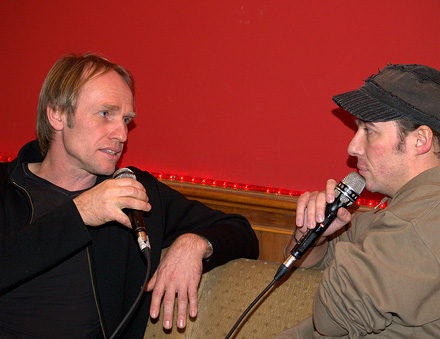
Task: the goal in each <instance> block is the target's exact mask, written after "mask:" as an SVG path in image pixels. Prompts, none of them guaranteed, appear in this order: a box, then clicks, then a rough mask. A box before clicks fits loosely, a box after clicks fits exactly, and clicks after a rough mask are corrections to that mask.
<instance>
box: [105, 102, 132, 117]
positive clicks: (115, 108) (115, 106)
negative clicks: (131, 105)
mask: <svg viewBox="0 0 440 339" xmlns="http://www.w3.org/2000/svg"><path fill="white" fill-rule="evenodd" d="M102 106H103V107H104V108H105V109H107V110H109V111H112V112H114V111H119V110H120V108H119V106H117V105H111V104H104V105H102ZM126 116H129V117H130V118H131V119H132V120H133V119H134V118H136V112H128V113H127V114H126Z"/></svg>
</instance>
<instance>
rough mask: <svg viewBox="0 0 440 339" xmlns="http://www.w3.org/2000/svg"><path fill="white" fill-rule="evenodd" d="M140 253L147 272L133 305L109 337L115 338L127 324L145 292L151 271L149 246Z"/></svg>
mask: <svg viewBox="0 0 440 339" xmlns="http://www.w3.org/2000/svg"><path fill="white" fill-rule="evenodd" d="M142 253H143V254H144V256H145V258H146V259H147V273H146V275H145V281H144V283H143V284H142V287H141V290H140V292H139V294H138V296H137V298H136V300H135V301H134V302H133V305H132V306H131V308H130V309H129V311H128V312H127V315H126V316H125V317H124V319H122V321H121V322H120V323H119V325H118V327H117V328H116V330H115V331H114V332H113V334H112V335H111V337H110V339H115V338H117V336H118V334H119V332H120V331H121V330H122V328H124V326H125V325H126V324H127V322H128V320H129V318H130V317H131V315H132V314H133V312H134V310H135V309H136V307H137V306H138V304H139V302H140V300H141V298H142V296H143V295H144V293H145V287H146V286H147V283H148V279H149V277H150V271H151V251H150V248H149V247H146V248H144V249H143V250H142Z"/></svg>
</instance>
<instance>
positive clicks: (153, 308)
mask: <svg viewBox="0 0 440 339" xmlns="http://www.w3.org/2000/svg"><path fill="white" fill-rule="evenodd" d="M152 280H153V279H151V280H150V282H149V283H148V284H149V285H150V283H151V282H152ZM150 287H151V285H150ZM149 291H151V290H149ZM163 295H164V289H163V286H162V285H159V284H156V283H155V284H154V289H153V293H152V295H151V305H150V316H151V318H153V319H156V318H157V317H158V316H159V312H160V304H161V301H162V296H163Z"/></svg>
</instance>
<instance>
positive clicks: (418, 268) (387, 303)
mask: <svg viewBox="0 0 440 339" xmlns="http://www.w3.org/2000/svg"><path fill="white" fill-rule="evenodd" d="M333 100H334V102H335V103H336V104H337V105H339V106H340V107H342V108H344V109H346V110H347V111H348V112H350V113H351V114H353V115H354V116H355V117H356V123H357V126H358V130H357V132H356V134H355V136H354V137H353V139H352V141H351V142H350V144H349V146H348V153H349V154H350V155H351V156H355V157H356V158H357V167H358V170H359V174H361V175H362V176H363V177H364V178H365V180H366V188H367V189H368V190H369V191H371V192H379V193H382V194H385V195H386V196H387V197H389V200H388V204H387V207H386V208H385V209H380V210H374V211H369V212H365V213H355V214H354V215H353V216H352V215H351V214H350V213H349V212H348V211H347V210H346V209H344V208H341V209H340V210H339V211H338V215H337V218H336V219H335V221H334V222H333V223H332V224H331V225H330V226H329V228H328V229H327V230H326V232H325V233H324V234H323V236H322V238H321V239H319V240H318V245H317V246H315V247H312V248H311V249H310V250H309V253H307V254H306V255H305V256H304V257H303V259H302V260H301V261H298V262H297V263H296V265H297V266H300V267H310V266H314V267H319V268H322V269H325V270H324V272H323V276H322V280H321V282H320V285H319V287H318V290H317V291H316V295H315V299H314V305H313V315H312V317H310V318H308V319H305V320H304V321H303V322H301V323H300V324H298V325H296V326H295V327H293V328H291V329H289V330H287V331H285V332H283V333H281V334H279V335H278V336H277V337H276V339H287V338H296V339H299V338H364V337H365V338H399V339H400V338H440V307H439V305H440V265H439V262H440V235H439V229H440V167H439V165H440V154H439V151H440V148H439V145H440V72H439V71H437V70H435V69H433V68H430V67H427V66H423V65H388V66H387V67H385V68H384V69H382V70H381V71H380V72H379V73H378V74H375V75H373V76H371V77H369V78H368V79H367V80H366V81H365V84H364V85H363V86H362V87H361V88H360V89H358V90H355V91H351V92H348V93H344V94H340V95H336V96H335V97H333ZM335 186H336V181H334V180H329V181H328V183H327V187H326V189H325V191H323V192H313V193H309V192H307V193H305V194H303V195H302V196H301V197H300V198H299V199H298V205H297V216H296V225H297V228H296V231H295V233H294V237H293V239H292V240H291V242H290V243H289V244H288V246H287V248H286V250H287V251H286V252H288V251H290V250H291V249H292V248H293V246H294V245H295V241H296V239H300V237H301V236H302V235H303V234H304V233H305V232H306V231H307V229H311V228H314V227H315V225H316V223H317V222H322V221H323V217H322V216H323V215H324V209H325V205H326V203H331V202H333V200H334V199H335V193H334V189H335ZM292 307H295V305H292Z"/></svg>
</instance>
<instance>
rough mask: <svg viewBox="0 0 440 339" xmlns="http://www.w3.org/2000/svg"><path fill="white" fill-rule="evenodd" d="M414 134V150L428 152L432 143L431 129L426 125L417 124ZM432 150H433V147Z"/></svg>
mask: <svg viewBox="0 0 440 339" xmlns="http://www.w3.org/2000/svg"><path fill="white" fill-rule="evenodd" d="M414 132H415V136H416V138H417V139H416V150H417V153H418V154H424V153H427V152H429V150H431V149H432V148H433V147H434V146H435V144H434V133H433V132H432V129H431V128H429V127H428V126H426V125H422V126H419V128H417V129H416V130H415V131H414ZM433 151H435V150H434V149H433Z"/></svg>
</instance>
